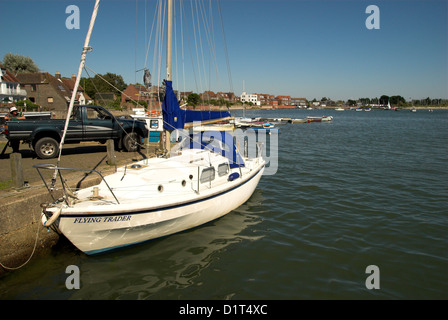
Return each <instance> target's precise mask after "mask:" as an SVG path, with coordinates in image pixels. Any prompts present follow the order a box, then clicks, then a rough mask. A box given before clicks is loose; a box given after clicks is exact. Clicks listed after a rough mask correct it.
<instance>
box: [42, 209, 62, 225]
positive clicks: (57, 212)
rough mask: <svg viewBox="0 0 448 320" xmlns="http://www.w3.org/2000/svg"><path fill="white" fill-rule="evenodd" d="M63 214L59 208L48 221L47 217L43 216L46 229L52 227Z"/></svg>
mask: <svg viewBox="0 0 448 320" xmlns="http://www.w3.org/2000/svg"><path fill="white" fill-rule="evenodd" d="M61 212H62V208H59V209H58V210H57V211H56V212H55V213H53V215H52V216H51V218H50V219H47V216H46V215H45V214H43V215H42V224H43V226H44V227H49V226H51V225H52V224H53V223H54V222H55V221H56V220H57V218H59V216H60V215H61Z"/></svg>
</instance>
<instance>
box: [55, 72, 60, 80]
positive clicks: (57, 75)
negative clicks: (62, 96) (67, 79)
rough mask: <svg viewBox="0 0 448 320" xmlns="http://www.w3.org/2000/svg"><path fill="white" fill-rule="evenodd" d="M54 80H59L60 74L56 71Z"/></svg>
mask: <svg viewBox="0 0 448 320" xmlns="http://www.w3.org/2000/svg"><path fill="white" fill-rule="evenodd" d="M54 76H55V77H56V79H61V73H60V72H59V71H56V74H55V75H54Z"/></svg>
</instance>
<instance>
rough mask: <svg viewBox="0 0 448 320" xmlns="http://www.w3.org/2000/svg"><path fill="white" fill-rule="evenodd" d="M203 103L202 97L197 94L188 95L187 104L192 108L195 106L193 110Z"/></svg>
mask: <svg viewBox="0 0 448 320" xmlns="http://www.w3.org/2000/svg"><path fill="white" fill-rule="evenodd" d="M200 102H201V97H200V96H199V95H198V94H197V93H191V94H189V95H188V98H187V103H188V105H190V106H193V108H196V106H197V105H198V104H199V103H200Z"/></svg>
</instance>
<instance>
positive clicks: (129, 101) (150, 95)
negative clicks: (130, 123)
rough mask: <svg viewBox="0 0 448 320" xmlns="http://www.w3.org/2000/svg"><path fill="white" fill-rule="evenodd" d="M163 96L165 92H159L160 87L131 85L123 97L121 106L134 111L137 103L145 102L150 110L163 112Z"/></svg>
mask: <svg viewBox="0 0 448 320" xmlns="http://www.w3.org/2000/svg"><path fill="white" fill-rule="evenodd" d="M163 95H164V92H159V87H158V86H152V87H151V88H147V87H146V86H144V85H141V84H130V85H128V87H127V88H126V89H125V90H124V91H123V93H122V95H121V106H122V107H125V108H127V109H132V108H133V107H135V102H139V101H145V102H146V103H147V106H148V107H149V108H150V109H154V110H161V105H160V101H162V100H163Z"/></svg>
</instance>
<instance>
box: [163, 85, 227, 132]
mask: <svg viewBox="0 0 448 320" xmlns="http://www.w3.org/2000/svg"><path fill="white" fill-rule="evenodd" d="M162 114H163V122H164V124H163V127H164V129H165V130H170V131H172V130H175V129H183V128H184V126H185V123H189V122H194V121H207V120H214V119H220V118H226V117H230V116H231V115H230V112H229V111H202V110H201V111H196V110H182V109H181V108H180V107H179V102H178V101H177V97H176V94H175V93H174V90H173V82H172V81H166V93H165V98H164V99H163V105H162Z"/></svg>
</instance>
